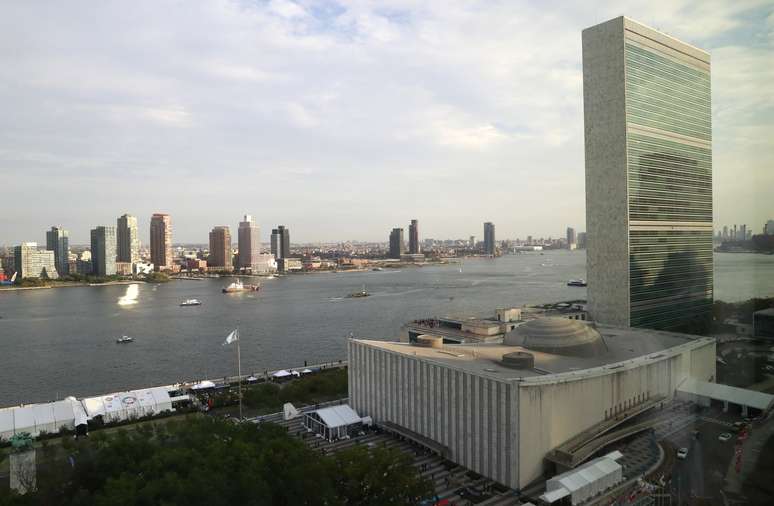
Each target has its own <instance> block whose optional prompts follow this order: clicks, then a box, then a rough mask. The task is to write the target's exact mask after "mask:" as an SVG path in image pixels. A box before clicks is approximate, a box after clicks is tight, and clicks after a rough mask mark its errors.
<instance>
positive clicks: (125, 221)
mask: <svg viewBox="0 0 774 506" xmlns="http://www.w3.org/2000/svg"><path fill="white" fill-rule="evenodd" d="M116 260H117V261H118V262H126V263H130V264H133V263H137V262H139V261H140V237H139V236H138V235H137V217H135V216H132V215H131V214H124V215H122V216H121V217H119V218H118V219H117V220H116Z"/></svg>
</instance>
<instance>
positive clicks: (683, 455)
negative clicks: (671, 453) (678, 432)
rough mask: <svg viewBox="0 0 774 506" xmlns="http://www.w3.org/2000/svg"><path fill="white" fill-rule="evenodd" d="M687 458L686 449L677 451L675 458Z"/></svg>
mask: <svg viewBox="0 0 774 506" xmlns="http://www.w3.org/2000/svg"><path fill="white" fill-rule="evenodd" d="M687 456H688V448H680V449H679V450H677V458H678V459H681V460H685V458H686V457H687Z"/></svg>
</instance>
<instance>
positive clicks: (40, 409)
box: [0, 397, 85, 440]
mask: <svg viewBox="0 0 774 506" xmlns="http://www.w3.org/2000/svg"><path fill="white" fill-rule="evenodd" d="M76 421H83V423H85V418H84V415H83V408H82V407H81V403H80V402H78V401H77V400H75V399H73V398H72V397H68V398H67V399H65V400H63V401H56V402H46V403H41V404H28V405H26V406H16V407H12V408H4V409H0V438H2V439H4V440H8V439H10V438H11V436H13V435H14V434H18V433H20V432H28V433H29V434H30V435H32V436H33V437H36V436H38V435H39V434H40V433H41V432H46V433H48V434H53V433H57V432H59V430H60V429H61V428H62V427H64V428H66V429H73V428H75V426H76V425H77V423H76Z"/></svg>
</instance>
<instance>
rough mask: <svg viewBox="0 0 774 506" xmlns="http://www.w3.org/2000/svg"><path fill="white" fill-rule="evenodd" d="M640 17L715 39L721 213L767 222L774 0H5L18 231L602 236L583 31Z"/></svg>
mask: <svg viewBox="0 0 774 506" xmlns="http://www.w3.org/2000/svg"><path fill="white" fill-rule="evenodd" d="M428 4H429V5H428ZM84 12H88V16H86V15H84ZM620 14H624V15H627V16H629V17H632V18H634V19H637V20H639V21H642V22H643V23H646V24H649V25H651V26H653V27H654V28H657V29H659V30H661V31H664V32H667V33H670V34H672V35H674V36H676V37H678V38H680V39H682V40H685V41H687V42H689V43H692V44H694V45H696V46H699V47H702V48H703V49H706V50H708V51H709V52H710V54H711V58H712V68H713V71H712V103H713V125H712V126H713V154H714V160H713V174H714V182H713V186H714V210H715V213H714V219H715V227H716V229H722V226H723V225H733V224H734V223H737V224H742V223H745V224H747V225H748V227H751V228H752V230H753V231H754V232H757V231H759V230H761V229H762V228H763V225H764V223H765V221H766V220H768V219H772V218H774V199H772V198H771V188H774V168H772V167H771V160H774V141H772V139H774V94H772V93H771V91H770V83H771V82H772V80H774V66H772V65H771V64H770V62H771V61H774V7H772V5H771V2H765V1H737V2H722V1H673V2H663V3H659V4H654V3H653V2H644V1H634V2H615V3H611V4H610V5H609V6H589V5H588V4H587V3H584V2H576V3H572V2H562V3H558V2H557V3H553V2H544V3H539V4H535V3H531V2H481V3H475V2H474V3H470V2H466V3H464V4H462V3H455V2H421V1H416V2H414V1H411V0H400V1H398V2H394V1H389V2H388V1H383V2H356V1H352V2H349V1H342V2H314V1H299V2H291V1H280V0H272V1H268V2H260V3H253V2H246V1H245V2H241V1H229V0H219V1H211V2H201V3H193V4H190V5H185V6H182V5H180V4H179V3H176V2H170V1H165V0H164V1H153V2H149V1H138V2H133V3H132V4H131V7H128V6H127V5H126V4H121V3H107V2H97V3H94V2H78V1H75V2H67V3H66V4H65V3H61V2H53V1H51V2H45V1H44V2H35V3H31V2H19V3H12V4H9V3H5V4H3V5H2V6H0V27H2V29H0V55H2V58H3V61H4V62H5V65H3V66H2V67H0V82H1V83H2V86H0V110H2V111H3V114H2V115H0V130H2V132H3V135H0V176H1V177H0V181H2V182H3V186H2V197H0V244H5V245H13V244H19V243H21V242H22V241H37V242H38V243H39V244H45V232H46V230H49V229H50V228H51V226H59V225H61V226H62V227H64V228H65V229H66V230H68V231H69V232H70V243H71V244H88V243H89V233H90V232H89V231H90V230H91V229H93V228H94V227H96V226H99V225H105V226H115V225H116V219H117V218H118V217H119V216H121V215H122V214H124V213H129V214H132V215H134V216H136V217H137V219H138V232H139V238H140V240H141V241H142V243H143V245H146V246H147V245H148V243H149V222H150V217H151V215H152V214H153V213H155V212H161V213H169V214H170V215H171V216H172V220H173V224H174V233H173V242H174V243H186V242H188V243H200V244H204V243H206V242H207V238H208V234H209V231H210V230H211V229H212V227H214V226H216V225H228V226H229V227H231V228H232V230H236V229H237V225H238V223H239V221H240V220H241V218H242V216H243V215H244V214H245V213H249V214H252V215H253V216H254V217H255V220H256V222H257V223H258V224H259V225H260V228H261V242H262V243H267V242H268V241H269V234H270V232H271V230H272V228H276V226H277V225H279V224H283V225H286V226H287V227H288V228H289V229H290V230H291V231H292V236H293V242H294V243H311V242H333V241H344V240H363V241H379V242H386V241H387V237H388V235H389V232H390V230H391V229H392V228H394V227H403V228H407V227H408V223H409V221H410V220H411V219H418V220H419V221H420V223H421V226H422V228H421V238H422V239H424V238H427V237H432V238H437V239H447V238H449V239H450V238H465V237H468V236H469V235H475V236H476V238H477V240H481V239H483V223H484V222H486V221H491V222H493V223H494V224H495V225H496V227H497V236H498V239H499V238H513V237H526V236H527V235H532V236H534V237H540V236H549V235H550V236H553V237H563V236H564V234H565V230H566V228H567V227H568V226H569V227H573V228H575V229H576V230H578V231H584V230H585V229H586V227H585V217H584V207H585V206H584V198H585V197H584V190H585V188H584V158H583V100H582V68H581V30H582V29H584V28H587V27H589V26H592V25H594V24H596V23H598V22H601V21H604V20H607V19H609V18H613V17H615V16H618V15H620Z"/></svg>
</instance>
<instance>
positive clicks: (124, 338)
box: [116, 336, 134, 344]
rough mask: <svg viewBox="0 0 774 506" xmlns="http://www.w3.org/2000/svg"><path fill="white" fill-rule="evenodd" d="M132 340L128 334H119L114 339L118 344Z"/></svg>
mask: <svg viewBox="0 0 774 506" xmlns="http://www.w3.org/2000/svg"><path fill="white" fill-rule="evenodd" d="M133 341H134V338H133V337H129V336H121V337H119V338H118V339H116V343H118V344H123V343H131V342H133Z"/></svg>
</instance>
